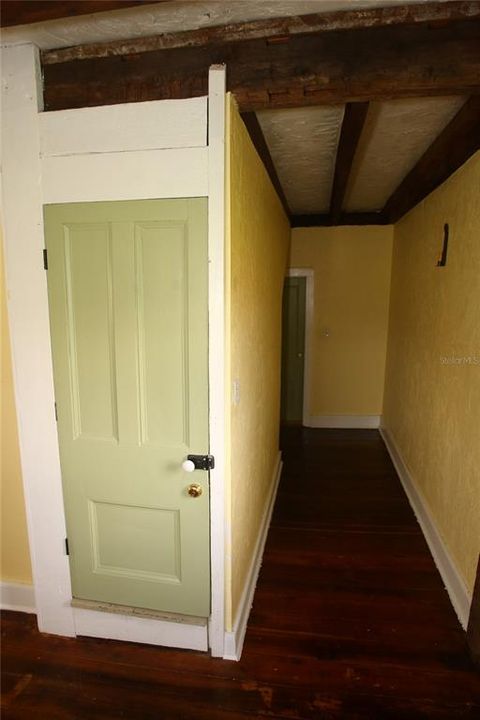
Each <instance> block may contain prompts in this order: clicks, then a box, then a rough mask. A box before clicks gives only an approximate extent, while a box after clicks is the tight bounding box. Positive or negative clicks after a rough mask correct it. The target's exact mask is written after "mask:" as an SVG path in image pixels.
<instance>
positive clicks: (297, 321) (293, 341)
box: [281, 268, 313, 425]
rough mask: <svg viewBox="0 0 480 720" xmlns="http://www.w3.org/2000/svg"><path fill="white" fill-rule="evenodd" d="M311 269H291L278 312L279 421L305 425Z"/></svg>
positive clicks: (307, 418) (308, 392)
mask: <svg viewBox="0 0 480 720" xmlns="http://www.w3.org/2000/svg"><path fill="white" fill-rule="evenodd" d="M312 316H313V270H311V269H310V268H291V269H290V270H289V271H288V274H287V277H286V279H285V285H284V295H283V313H282V395H281V420H282V423H285V424H297V425H308V424H309V417H310V415H309V406H310V403H309V400H310V348H311V331H312Z"/></svg>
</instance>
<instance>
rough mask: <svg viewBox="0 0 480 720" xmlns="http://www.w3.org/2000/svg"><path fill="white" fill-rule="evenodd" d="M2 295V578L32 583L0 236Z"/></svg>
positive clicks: (0, 435)
mask: <svg viewBox="0 0 480 720" xmlns="http://www.w3.org/2000/svg"><path fill="white" fill-rule="evenodd" d="M0 295H1V299H0V301H1V342H2V348H1V416H0V417H1V420H0V453H1V488H0V489H1V556H0V578H1V580H3V581H8V582H18V583H31V582H32V571H31V568H30V554H29V550H28V538H27V524H26V519H25V502H24V498H23V485H22V475H21V470H20V455H19V449H18V435H17V418H16V412H15V402H14V396H13V382H12V367H11V360H10V338H9V332H8V320H7V308H6V297H5V285H4V268H3V256H2V253H1V237H0Z"/></svg>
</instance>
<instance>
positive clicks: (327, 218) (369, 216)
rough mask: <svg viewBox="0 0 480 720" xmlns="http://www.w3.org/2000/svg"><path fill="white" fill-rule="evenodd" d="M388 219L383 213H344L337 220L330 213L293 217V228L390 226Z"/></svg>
mask: <svg viewBox="0 0 480 720" xmlns="http://www.w3.org/2000/svg"><path fill="white" fill-rule="evenodd" d="M388 224H389V221H388V218H386V217H385V215H384V214H383V213H382V212H358V213H342V214H341V215H340V216H339V217H338V218H337V219H336V220H333V219H332V216H331V215H330V213H325V214H322V213H315V214H308V215H292V218H291V225H292V228H299V227H334V226H337V225H388Z"/></svg>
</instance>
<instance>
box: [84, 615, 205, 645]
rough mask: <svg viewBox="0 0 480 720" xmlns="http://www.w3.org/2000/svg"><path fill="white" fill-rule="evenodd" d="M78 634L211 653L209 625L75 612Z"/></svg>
mask: <svg viewBox="0 0 480 720" xmlns="http://www.w3.org/2000/svg"><path fill="white" fill-rule="evenodd" d="M73 617H74V622H75V634H76V635H86V636H87V637H98V638H105V639H106V640H126V641H128V642H137V643H146V644H147V645H162V646H166V647H176V648H184V649H187V650H202V651H203V652H206V651H207V650H208V630H207V625H206V623H204V624H202V625H194V624H191V623H188V624H187V623H180V622H169V621H168V620H152V619H151V618H142V617H133V616H131V615H118V614H115V613H108V612H99V611H97V610H85V609H84V608H73Z"/></svg>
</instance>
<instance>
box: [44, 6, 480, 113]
mask: <svg viewBox="0 0 480 720" xmlns="http://www.w3.org/2000/svg"><path fill="white" fill-rule="evenodd" d="M479 47H480V19H474V20H472V19H470V20H459V21H453V22H449V23H445V24H441V25H438V26H437V25H435V26H434V27H432V26H430V25H428V24H418V25H392V26H388V27H370V28H364V29H361V30H343V31H340V32H336V31H335V32H326V33H325V32H320V33H313V34H310V35H294V36H291V37H289V38H286V39H285V41H284V42H275V43H270V42H267V41H265V40H245V41H243V40H242V41H238V42H232V43H223V44H212V45H206V46H200V47H185V48H173V49H169V50H155V51H152V52H145V53H138V54H136V55H122V56H115V57H106V58H95V59H88V60H72V61H70V62H65V63H57V64H54V65H44V68H43V71H44V89H45V108H46V109H48V110H60V109H66V108H75V107H84V106H91V105H107V104H114V103H125V102H136V101H142V100H160V99H166V98H186V97H195V96H198V95H206V94H207V78H208V68H209V67H210V65H215V64H218V63H226V65H227V67H228V81H227V82H228V89H229V90H231V91H232V92H233V93H234V94H235V97H236V99H237V102H238V105H239V109H240V111H241V112H247V111H255V110H258V109H262V108H279V107H299V106H306V105H319V104H328V103H344V102H358V101H360V102H362V101H368V100H380V99H387V98H401V97H418V96H432V95H449V94H468V95H474V94H477V93H480V53H479V52H478V48H479Z"/></svg>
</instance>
